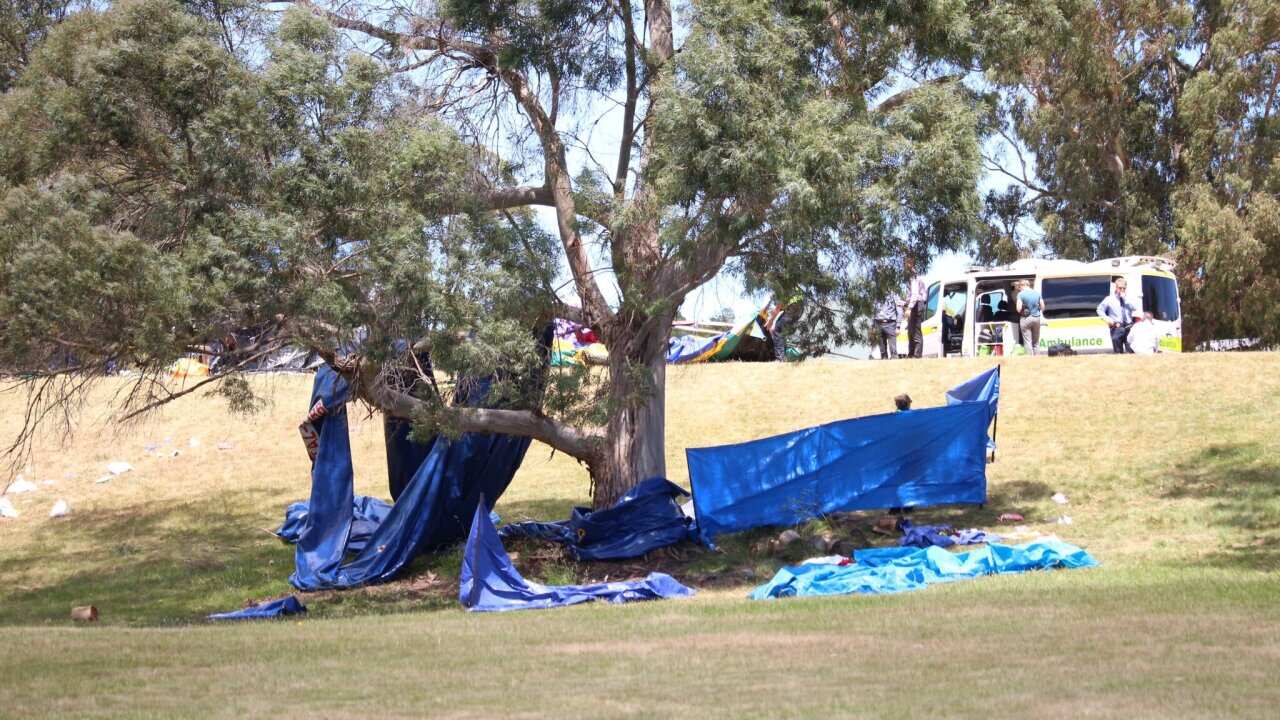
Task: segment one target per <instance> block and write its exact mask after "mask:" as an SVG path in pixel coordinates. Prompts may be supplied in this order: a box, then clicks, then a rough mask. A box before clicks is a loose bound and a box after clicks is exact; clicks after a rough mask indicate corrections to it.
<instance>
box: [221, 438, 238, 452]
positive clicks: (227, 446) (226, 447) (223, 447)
mask: <svg viewBox="0 0 1280 720" xmlns="http://www.w3.org/2000/svg"><path fill="white" fill-rule="evenodd" d="M233 447H235V446H234V445H232V444H231V443H229V442H226V441H225V440H224V441H223V442H220V443H218V449H219V450H230V449H231V448H233Z"/></svg>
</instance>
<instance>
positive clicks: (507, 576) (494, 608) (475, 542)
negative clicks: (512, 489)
mask: <svg viewBox="0 0 1280 720" xmlns="http://www.w3.org/2000/svg"><path fill="white" fill-rule="evenodd" d="M693 594H694V591H693V589H691V588H688V587H685V586H684V585H681V584H680V583H679V582H678V581H677V580H676V579H675V578H673V577H671V576H670V575H666V574H663V573H658V572H654V573H649V575H648V577H646V578H645V579H643V580H630V581H627V582H607V583H597V584H594V585H539V584H538V583H533V582H529V581H528V580H525V579H524V577H522V576H521V575H520V572H519V571H518V570H516V569H515V566H514V565H512V564H511V558H510V557H509V556H508V555H507V551H506V549H504V548H503V547H502V540H501V539H500V538H499V537H498V532H497V530H495V529H494V527H493V522H492V521H490V519H489V515H488V513H486V512H484V510H483V509H481V508H477V509H476V513H475V516H474V517H473V518H472V520H471V532H470V534H468V536H467V547H466V550H465V551H464V552H463V555H462V574H461V582H460V584H459V588H458V599H459V600H460V601H461V602H462V605H463V606H464V607H466V608H467V609H468V610H471V611H473V612H503V611H507V610H537V609H541V608H552V607H562V606H565V605H577V604H578V603H584V602H591V601H593V600H604V601H606V602H610V603H625V602H633V601H636V600H660V599H663V598H677V597H689V596H691V595H693Z"/></svg>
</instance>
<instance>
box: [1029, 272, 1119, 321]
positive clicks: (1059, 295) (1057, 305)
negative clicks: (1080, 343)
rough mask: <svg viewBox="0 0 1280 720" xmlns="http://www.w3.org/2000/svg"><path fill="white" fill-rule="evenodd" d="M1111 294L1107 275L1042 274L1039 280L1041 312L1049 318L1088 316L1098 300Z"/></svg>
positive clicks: (1096, 306) (1092, 314)
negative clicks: (1051, 276) (1065, 275)
mask: <svg viewBox="0 0 1280 720" xmlns="http://www.w3.org/2000/svg"><path fill="white" fill-rule="evenodd" d="M1110 294H1111V276H1109V275H1095V276H1086V277H1069V278H1045V279H1044V280H1042V281H1041V283H1040V296H1041V297H1042V298H1044V316H1045V317H1047V318H1049V319H1051V320H1052V319H1053V318H1073V317H1092V316H1094V315H1097V314H1098V304H1099V303H1101V302H1102V299H1103V298H1105V297H1106V296H1107V295H1110Z"/></svg>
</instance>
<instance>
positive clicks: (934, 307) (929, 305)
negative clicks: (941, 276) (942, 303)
mask: <svg viewBox="0 0 1280 720" xmlns="http://www.w3.org/2000/svg"><path fill="white" fill-rule="evenodd" d="M940 287H942V286H941V284H939V283H934V284H932V285H930V286H929V297H928V299H927V300H925V302H924V316H925V317H927V318H931V317H933V314H934V313H936V312H938V288H940Z"/></svg>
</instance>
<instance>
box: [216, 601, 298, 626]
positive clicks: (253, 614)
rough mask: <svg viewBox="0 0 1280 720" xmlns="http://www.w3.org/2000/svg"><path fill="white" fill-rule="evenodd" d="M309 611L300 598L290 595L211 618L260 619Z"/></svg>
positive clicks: (218, 614)
mask: <svg viewBox="0 0 1280 720" xmlns="http://www.w3.org/2000/svg"><path fill="white" fill-rule="evenodd" d="M306 611H307V606H306V605H303V604H302V603H301V602H299V601H298V598H296V597H294V596H292V595H290V596H289V597H285V598H280V599H279V600H270V601H267V602H264V603H258V604H257V605H254V606H253V607H248V608H245V609H243V610H236V611H235V612H224V613H214V614H213V615H210V616H209V619H210V620H260V619H263V618H276V617H284V616H285V615H297V614H299V613H304V612H306Z"/></svg>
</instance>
